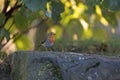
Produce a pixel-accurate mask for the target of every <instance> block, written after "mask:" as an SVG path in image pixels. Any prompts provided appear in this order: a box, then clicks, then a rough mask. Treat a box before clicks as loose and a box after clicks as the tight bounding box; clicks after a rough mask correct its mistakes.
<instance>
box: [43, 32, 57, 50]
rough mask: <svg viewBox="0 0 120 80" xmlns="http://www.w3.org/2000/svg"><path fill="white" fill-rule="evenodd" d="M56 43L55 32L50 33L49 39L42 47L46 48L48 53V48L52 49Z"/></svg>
mask: <svg viewBox="0 0 120 80" xmlns="http://www.w3.org/2000/svg"><path fill="white" fill-rule="evenodd" d="M54 42H55V33H53V32H50V33H49V34H48V35H47V38H46V40H45V41H44V42H42V44H41V45H42V46H43V47H45V48H46V51H47V48H48V47H52V46H53V45H54Z"/></svg>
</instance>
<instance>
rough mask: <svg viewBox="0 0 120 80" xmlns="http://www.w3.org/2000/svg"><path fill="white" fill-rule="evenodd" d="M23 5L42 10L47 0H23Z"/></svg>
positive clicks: (33, 9) (34, 9)
mask: <svg viewBox="0 0 120 80" xmlns="http://www.w3.org/2000/svg"><path fill="white" fill-rule="evenodd" d="M23 2H24V3H25V5H26V6H27V7H28V8H29V9H30V10H32V11H39V10H44V9H45V7H46V3H47V0H23Z"/></svg>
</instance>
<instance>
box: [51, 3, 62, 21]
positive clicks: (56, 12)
mask: <svg viewBox="0 0 120 80" xmlns="http://www.w3.org/2000/svg"><path fill="white" fill-rule="evenodd" d="M51 11H52V19H53V20H55V21H59V20H60V19H61V16H60V14H61V13H62V12H63V11H64V5H63V3H61V2H60V1H59V2H58V1H55V2H52V3H51Z"/></svg>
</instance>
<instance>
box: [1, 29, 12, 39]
mask: <svg viewBox="0 0 120 80" xmlns="http://www.w3.org/2000/svg"><path fill="white" fill-rule="evenodd" d="M4 37H5V38H6V39H7V41H8V40H9V39H10V33H9V32H8V30H6V29H5V28H2V29H0V41H1V40H2V39H3V38H4Z"/></svg>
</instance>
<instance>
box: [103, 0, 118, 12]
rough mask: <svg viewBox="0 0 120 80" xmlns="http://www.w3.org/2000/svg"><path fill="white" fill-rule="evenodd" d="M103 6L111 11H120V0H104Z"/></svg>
mask: <svg viewBox="0 0 120 80" xmlns="http://www.w3.org/2000/svg"><path fill="white" fill-rule="evenodd" d="M102 6H103V7H104V8H106V9H107V10H110V11H119V10H120V0H103V2H102Z"/></svg>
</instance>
